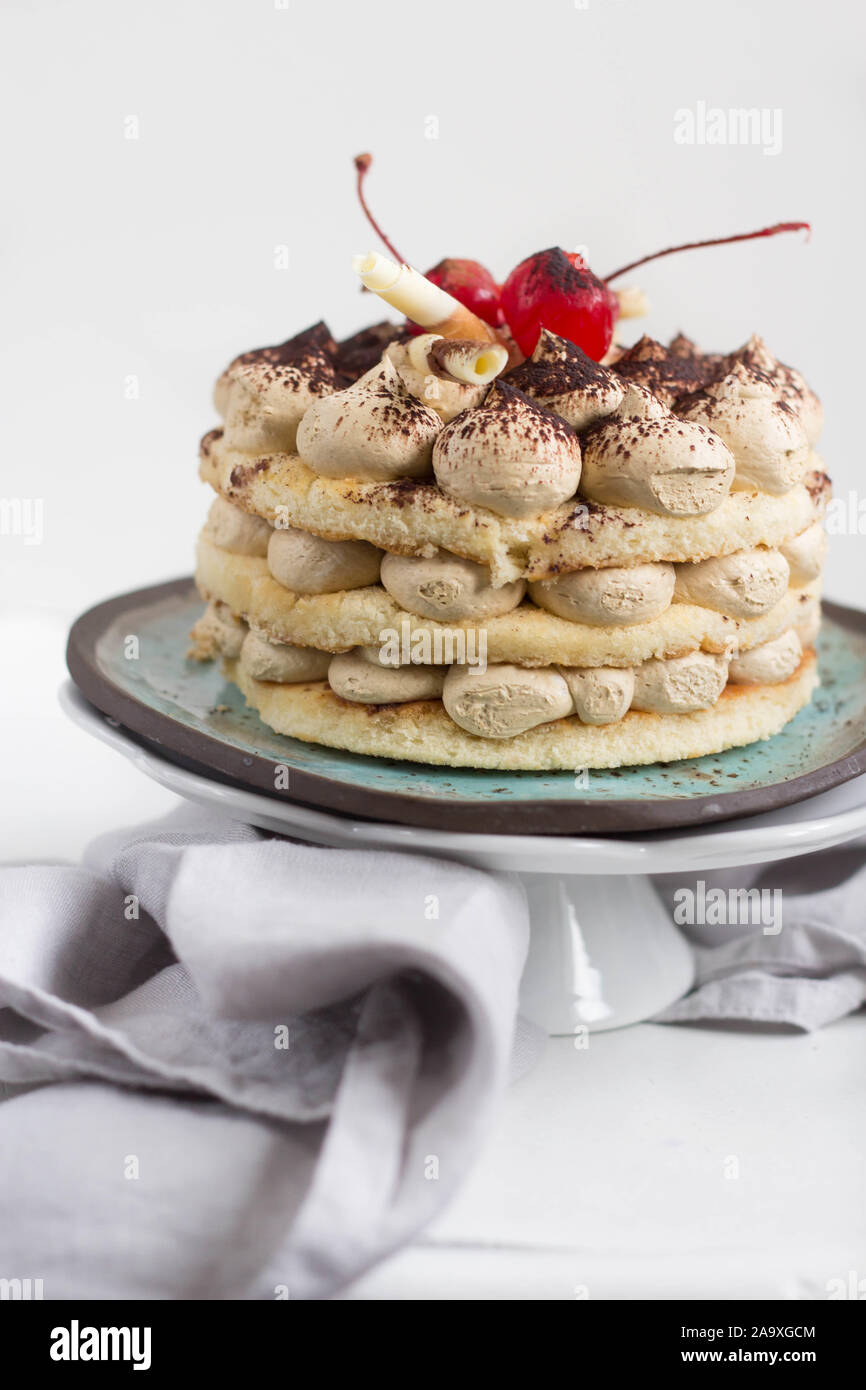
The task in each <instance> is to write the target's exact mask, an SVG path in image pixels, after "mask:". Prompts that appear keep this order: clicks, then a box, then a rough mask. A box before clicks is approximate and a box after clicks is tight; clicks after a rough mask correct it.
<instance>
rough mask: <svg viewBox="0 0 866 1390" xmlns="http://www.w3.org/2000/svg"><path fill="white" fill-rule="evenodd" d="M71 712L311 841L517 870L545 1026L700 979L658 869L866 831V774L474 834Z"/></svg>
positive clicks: (221, 799)
mask: <svg viewBox="0 0 866 1390" xmlns="http://www.w3.org/2000/svg"><path fill="white" fill-rule="evenodd" d="M60 700H61V704H62V706H63V708H64V710H65V711H66V713H67V714H68V715H69V717H70V718H71V719H72V720H73V721H74V722H75V723H76V724H78V725H79V726H80V727H81V728H83V729H85V730H86V731H87V732H88V733H90V734H93V735H94V736H95V737H97V738H99V739H101V740H102V741H103V742H104V743H107V744H109V745H110V746H111V747H112V748H114V749H116V750H117V752H119V753H121V754H122V755H123V756H124V757H125V758H127V759H128V760H129V761H130V762H132V763H133V764H134V765H135V766H136V767H138V768H140V770H141V771H142V772H144V773H145V774H146V775H147V776H148V777H151V778H153V779H154V780H155V781H156V782H158V783H160V784H161V785H162V786H163V787H166V788H167V789H168V790H170V791H173V792H175V793H176V794H177V795H178V796H181V797H184V798H185V799H187V800H189V801H193V802H196V803H198V804H199V805H203V806H208V807H211V808H213V809H217V810H220V811H222V812H224V813H225V814H226V815H227V816H230V817H231V818H232V819H234V820H240V821H243V822H245V823H247V824H250V825H256V826H260V827H261V828H263V829H265V830H270V831H274V832H276V833H278V834H283V835H291V836H292V837H293V838H296V839H301V840H306V841H309V842H310V843H313V844H321V845H334V846H339V847H342V848H347V847H353V848H367V849H391V850H394V849H396V850H403V851H405V852H414V853H418V854H434V855H437V856H439V857H442V858H447V859H456V860H459V861H460V862H462V863H464V864H472V865H475V866H477V867H479V868H482V869H492V870H495V871H499V872H507V873H516V874H517V875H519V877H520V879H521V880H522V882H523V884H524V887H525V890H526V894H527V899H528V903H529V909H530V918H531V926H532V933H531V944H530V951H529V959H528V961H527V964H526V970H525V972H524V977H523V983H522V987H521V1011H522V1012H523V1013H524V1014H525V1015H526V1016H527V1017H529V1018H531V1019H532V1020H533V1021H535V1022H536V1023H538V1024H540V1025H541V1026H542V1027H543V1028H545V1029H546V1030H547V1031H548V1032H549V1033H551V1034H554V1035H561V1034H571V1033H574V1032H575V1031H577V1030H581V1029H590V1030H594V1031H600V1030H603V1029H609V1028H620V1027H623V1026H625V1025H626V1024H630V1023H637V1022H640V1021H641V1020H643V1019H646V1018H651V1017H652V1016H653V1015H654V1014H656V1013H658V1012H659V1010H660V1009H663V1008H664V1007H665V1006H666V1005H668V1004H671V1003H673V1002H674V1000H676V999H679V998H680V997H681V996H682V995H683V994H684V993H685V992H686V991H687V990H688V988H689V987H690V985H691V983H692V979H693V961H692V954H691V950H690V949H689V947H688V945H687V944H686V942H685V940H684V938H683V937H682V936H681V935H680V933H679V932H678V930H677V928H676V927H675V926H674V924H673V922H672V921H671V918H670V916H669V914H668V913H667V911H666V910H665V908H664V907H663V905H662V903H661V901H660V899H659V898H658V896H657V895H656V892H655V889H654V888H653V885H652V882H651V880H650V878H649V875H650V874H660V873H672V872H680V871H681V872H682V873H683V875H684V877H688V875H689V874H692V875H693V874H694V873H695V872H700V871H701V870H708V869H721V868H729V867H732V866H734V865H745V864H763V863H768V862H771V861H773V860H780V859H788V858H792V857H794V856H799V855H803V854H809V853H813V852H814V851H816V850H821V849H827V848H829V847H831V846H832V845H839V844H843V843H845V842H847V841H850V840H854V839H856V838H857V837H858V836H861V835H866V776H862V777H858V778H855V779H854V780H853V781H851V782H847V783H845V784H844V785H843V786H841V787H836V788H835V789H834V790H832V791H829V792H824V793H822V794H821V795H819V796H814V797H812V798H810V799H809V800H808V801H802V802H799V803H798V804H797V805H795V806H787V807H784V808H782V809H780V810H777V811H770V812H765V813H764V814H762V815H758V816H749V817H742V818H740V819H739V820H735V821H727V822H723V823H721V824H714V825H708V826H703V827H700V828H696V829H694V830H682V831H672V832H667V833H655V834H643V835H637V834H635V835H628V836H623V837H621V838H616V837H614V836H608V835H605V836H597V837H595V836H583V837H574V838H566V837H559V836H539V835H479V834H467V833H453V832H449V831H442V830H426V829H420V828H415V827H412V826H402V825H392V824H386V823H384V822H382V821H365V820H355V819H352V818H350V817H347V816H340V815H335V814H331V813H329V812H326V811H320V810H314V809H312V808H310V807H306V806H301V805H296V804H295V803H293V802H291V801H286V800H282V799H280V800H277V799H276V798H274V797H269V796H264V795H262V794H260V793H258V792H255V791H248V790H245V789H244V788H241V787H237V786H233V785H228V784H226V783H224V782H219V781H217V780H215V779H214V778H211V777H208V776H203V775H201V774H200V773H198V772H193V771H190V770H188V769H187V768H184V767H181V766H179V765H178V764H176V763H173V762H170V761H169V760H168V759H167V758H165V757H164V756H163V755H162V754H161V753H160V752H159V751H158V750H157V749H156V748H155V747H154V746H144V745H143V744H142V743H140V742H139V741H137V740H136V739H134V738H132V737H131V736H130V735H129V734H128V733H127V732H126V731H125V730H124V729H123V728H122V727H121V726H120V725H118V724H117V723H116V722H115V721H111V720H109V719H107V718H106V716H105V715H103V714H101V713H100V712H99V711H98V710H96V709H95V708H94V707H93V706H92V705H90V704H89V703H88V702H87V701H86V700H85V699H84V697H83V696H82V695H81V694H80V693H79V691H78V690H77V689H76V688H75V686H74V685H73V684H72V682H71V681H70V682H67V683H66V685H65V686H64V687H63V688H62V690H61V692H60Z"/></svg>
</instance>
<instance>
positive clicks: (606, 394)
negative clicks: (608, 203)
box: [192, 251, 829, 770]
mask: <svg viewBox="0 0 866 1390" xmlns="http://www.w3.org/2000/svg"><path fill="white" fill-rule="evenodd" d="M443 264H447V263H443ZM462 264H464V265H467V264H474V263H462ZM356 269H357V270H358V272H359V274H360V276H361V278H362V280H363V281H364V284H365V285H366V286H367V288H368V289H369V290H371V291H372V292H373V293H375V294H378V295H380V296H381V297H382V298H383V299H385V300H386V302H387V303H389V304H390V305H391V306H392V308H395V309H397V310H398V311H400V312H401V313H402V314H404V315H405V316H406V318H405V319H404V320H403V321H401V322H382V323H377V324H375V325H374V326H373V327H371V328H368V329H365V330H363V331H362V332H360V333H357V334H355V335H354V336H353V337H350V338H348V339H344V340H342V341H337V340H335V338H334V337H333V336H332V335H331V333H330V332H329V330H328V328H327V327H326V326H325V325H324V324H323V323H319V324H316V325H315V326H313V327H312V328H308V329H306V330H305V331H304V332H302V333H300V334H298V335H297V336H295V337H293V338H290V339H289V340H288V341H287V342H284V343H281V344H279V345H278V346H275V347H268V348H261V349H257V350H254V351H250V352H245V353H243V354H242V355H241V356H239V357H237V358H235V360H234V361H233V362H231V363H230V364H229V366H228V367H227V368H226V369H225V371H223V373H222V374H221V376H220V377H219V380H218V382H217V386H216V392H215V401H216V406H217V409H218V411H219V413H220V415H221V416H222V424H221V425H220V427H219V428H217V429H212V430H211V431H210V432H209V433H208V434H207V435H205V437H204V439H203V441H202V445H201V463H200V471H201V476H202V478H203V480H204V481H205V482H206V483H207V484H208V485H209V486H210V487H211V488H212V490H213V493H214V498H213V501H212V503H211V506H210V510H209V513H208V517H207V521H206V523H205V526H204V529H203V531H202V533H201V536H200V538H199V542H198V551H197V563H196V582H197V585H198V588H199V591H200V593H201V595H202V598H203V600H204V601H205V602H206V605H207V607H206V610H205V612H204V615H203V616H202V618H201V620H200V621H199V622H198V623H197V624H196V627H195V628H194V630H193V649H192V655H194V656H196V657H198V658H199V659H203V660H210V659H221V660H222V662H223V665H224V670H225V674H226V677H227V679H228V680H229V681H230V682H232V683H233V684H235V685H236V686H237V687H238V688H239V689H240V691H241V692H242V693H243V696H244V698H245V700H246V701H247V703H248V704H249V705H250V706H252V707H253V708H254V709H255V710H257V711H258V714H259V716H260V718H261V719H262V720H263V721H264V723H265V724H267V725H268V726H269V727H270V728H271V729H273V730H275V731H276V732H278V733H280V734H284V735H287V736H289V737H292V738H297V739H301V740H304V741H307V742H311V743H319V744H323V745H326V746H328V747H332V748H339V749H345V750H349V751H352V752H355V753H361V754H366V755H370V756H374V757H380V758H396V759H409V760H413V761H416V762H420V763H431V764H440V765H446V766H452V767H478V768H496V769H503V770H511V769H514V770H521V769H525V770H531V769H538V770H550V769H569V770H573V769H576V768H611V767H619V766H628V765H634V764H645V763H652V762H656V761H666V762H667V761H672V760H676V759H681V758H694V757H698V756H701V755H705V754H713V753H718V752H721V751H722V750H724V749H727V748H732V747H737V746H741V745H745V744H749V743H751V742H753V741H755V740H758V739H766V738H769V737H772V736H773V735H774V734H776V733H778V732H779V731H780V730H781V729H782V728H783V727H784V726H785V724H787V723H788V721H789V720H791V719H792V718H793V717H794V716H795V715H796V714H797V712H798V711H799V710H800V709H802V708H803V706H804V705H805V704H806V703H807V702H808V701H809V699H810V696H811V694H812V692H813V690H814V688H815V686H816V683H817V666H816V658H815V650H814V647H815V638H816V635H817V632H818V627H819V624H820V586H821V571H822V567H823V563H824V550H825V535H824V530H823V525H822V516H823V513H824V510H825V507H826V502H827V498H828V493H829V483H828V479H827V478H826V476H825V474H824V472H823V469H822V466H821V462H820V459H819V457H818V455H817V454H816V452H815V447H816V443H817V439H818V435H819V432H820V428H821V407H820V404H819V401H818V399H817V397H816V396H815V394H814V392H813V391H812V390H811V389H810V388H809V387H808V386H807V385H806V383H805V381H804V380H803V378H802V377H801V376H800V375H799V373H798V372H797V371H796V370H794V369H793V368H791V367H788V366H785V365H784V364H783V363H781V362H779V361H778V360H777V359H776V358H775V356H774V355H773V354H772V353H771V352H770V351H769V350H768V348H767V347H766V346H765V344H764V343H763V341H762V340H761V339H760V338H759V337H753V338H751V339H750V340H749V341H748V342H747V343H746V344H745V345H744V346H742V347H741V348H739V349H736V350H735V351H733V352H730V353H727V354H721V353H710V352H703V351H701V350H699V348H698V347H697V346H696V345H695V344H694V343H692V342H691V341H689V340H688V339H687V338H685V337H683V336H682V335H680V336H678V337H677V338H676V339H675V340H674V341H673V342H671V343H670V344H668V345H667V346H664V345H662V344H661V343H659V342H656V341H654V340H653V339H652V338H650V337H647V336H644V337H642V338H641V339H640V340H639V341H638V342H637V343H636V344H635V345H634V346H632V347H630V348H628V349H624V348H622V347H619V346H617V345H616V344H615V342H614V341H613V333H614V327H615V325H616V323H617V322H618V321H619V320H621V318H622V317H623V316H624V315H625V314H626V313H629V312H630V311H631V309H633V308H635V307H642V306H640V305H639V298H640V297H639V296H637V297H635V296H634V295H631V296H630V295H628V294H623V295H621V296H617V295H615V293H614V291H613V290H612V289H610V288H609V285H608V284H607V283H606V282H604V281H598V280H596V277H594V276H592V275H591V273H590V272H589V271H588V269H587V268H586V266H585V264H584V263H583V262H582V260H581V259H580V257H575V256H570V255H568V254H567V253H565V252H561V251H551V252H544V253H541V254H540V256H538V257H534V258H533V257H531V258H529V261H527V262H524V263H522V265H521V266H520V267H518V268H517V271H518V272H520V274H519V275H518V277H517V279H516V281H515V280H514V273H513V275H512V276H511V277H509V280H508V281H506V283H505V285H503V286H502V287H501V289H500V287H496V286H495V285H494V289H496V290H498V291H499V292H498V294H496V295H494V294H492V293H489V294H488V299H489V303H488V300H486V299H485V298H484V294H482V293H481V288H480V281H479V279H478V277H476V282H474V283H473V286H472V289H473V293H474V295H475V298H474V300H473V297H472V294H470V293H464V294H463V296H462V298H460V297H458V293H457V291H458V290H459V288H460V285H452V288H453V289H454V290H455V292H454V293H452V292H451V289H449V288H447V287H446V285H445V284H443V280H444V279H446V278H447V277H445V276H443V275H440V276H439V277H438V283H437V281H436V277H435V276H434V275H432V273H431V274H429V275H428V276H426V277H425V276H421V275H419V274H418V272H416V271H413V270H410V268H409V267H408V266H407V265H405V264H402V265H401V264H399V263H398V262H396V261H395V260H393V259H391V258H386V257H384V256H378V255H375V254H373V255H370V256H366V257H360V258H358V259H357V262H356ZM479 270H480V268H479ZM575 277H576V280H577V281H578V282H579V284H577V285H576V283H575ZM470 278H471V277H470ZM609 278H613V277H609ZM491 283H492V281H491ZM539 285H540V286H541V288H540V289H539ZM484 289H485V292H486V290H487V287H486V286H484ZM557 292H559V293H561V296H562V298H563V299H564V300H565V301H566V304H565V310H563V304H562V303H559V302H558V301H557V299H556V294H557ZM569 296H570V297H571V298H570V300H569ZM581 296H583V297H582V298H581ZM576 299H577V300H579V301H580V307H581V309H582V311H583V313H584V317H583V320H581V319H580V316H579V315H576V314H575V313H574V312H573V310H574V301H575V300H576ZM569 304H570V306H571V310H572V312H571V318H569V315H568V310H569ZM608 320H609V322H608ZM565 330H568V331H567V332H566V331H565Z"/></svg>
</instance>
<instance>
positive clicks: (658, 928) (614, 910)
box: [520, 874, 694, 1036]
mask: <svg viewBox="0 0 866 1390" xmlns="http://www.w3.org/2000/svg"><path fill="white" fill-rule="evenodd" d="M523 881H524V884H525V886H526V893H527V898H528V901H529V911H530V921H531V936H530V945H529V956H528V958H527V961H526V966H525V969H524V972H523V980H522V982H521V987H520V1011H521V1013H522V1014H524V1015H525V1016H526V1017H527V1018H529V1019H531V1020H532V1021H533V1023H537V1024H539V1025H540V1026H541V1027H542V1028H544V1029H545V1031H546V1032H548V1033H550V1034H552V1035H554V1036H560V1035H562V1034H565V1033H578V1032H581V1031H584V1030H586V1031H591V1032H601V1031H603V1030H604V1029H608V1028H621V1027H623V1026H624V1025H625V1024H628V1023H638V1022H640V1021H641V1020H642V1019H645V1018H651V1017H652V1015H653V1014H656V1013H658V1012H659V1010H661V1009H663V1008H665V1007H666V1005H668V1004H672V1003H673V1002H674V1000H676V999H679V998H681V996H682V995H683V994H685V993H686V991H687V990H688V989H689V988H690V986H691V984H692V982H693V979H694V962H693V959H692V953H691V950H690V949H689V947H688V945H687V944H686V941H685V939H684V938H683V937H682V936H681V935H680V933H679V932H678V931H677V929H676V927H675V926H674V925H673V923H672V922H671V919H670V916H669V914H668V913H667V912H666V911H665V909H664V907H663V905H662V902H661V900H660V899H659V897H658V895H657V893H656V891H655V889H654V888H653V885H652V882H651V880H650V879H649V878H647V877H646V875H644V874H631V875H620V876H614V875H611V876H608V875H606V874H592V875H590V874H584V875H577V874H570V875H567V876H566V875H561V874H544V875H543V874H526V875H524V876H523Z"/></svg>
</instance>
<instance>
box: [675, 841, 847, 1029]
mask: <svg viewBox="0 0 866 1390" xmlns="http://www.w3.org/2000/svg"><path fill="white" fill-rule="evenodd" d="M655 886H656V889H657V890H658V891H659V893H660V894H661V897H662V900H663V901H664V902H666V903H667V905H668V907H669V909H670V912H671V915H672V917H673V920H674V921H675V922H676V923H677V924H678V925H680V926H681V927H682V930H683V931H684V932H685V934H686V936H687V937H688V939H689V940H690V941H691V943H692V945H693V946H694V949H695V963H696V981H695V988H694V989H693V990H692V992H691V993H690V994H687V995H686V997H685V998H684V999H680V1000H678V1002H677V1003H676V1004H672V1005H671V1006H670V1007H669V1008H667V1009H665V1010H664V1011H663V1012H662V1013H660V1014H658V1015H657V1016H656V1019H655V1022H657V1023H690V1022H698V1021H700V1020H702V1019H703V1020H707V1021H709V1020H721V1019H734V1020H740V1021H744V1022H746V1021H748V1022H753V1023H766V1024H777V1025H778V1024H784V1025H789V1026H791V1027H794V1028H803V1029H806V1030H810V1029H813V1028H821V1027H823V1025H824V1024H827V1023H832V1022H833V1021H834V1019H837V1018H842V1017H843V1015H844V1014H848V1013H852V1012H853V1011H854V1010H855V1009H859V1008H860V1007H861V1006H862V1005H863V1004H864V1003H866V846H864V845H863V844H862V843H859V844H852V845H846V846H844V847H842V848H840V849H833V850H827V851H826V852H824V853H822V854H810V855H804V856H802V857H801V858H799V859H785V860H781V861H780V862H779V863H776V864H767V865H757V866H752V867H750V868H739V869H725V870H716V871H714V872H707V873H704V874H698V875H689V876H688V877H683V875H681V874H666V875H664V876H663V877H661V878H657V879H656V880H655ZM684 919H685V920H684ZM695 919H697V920H695Z"/></svg>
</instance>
